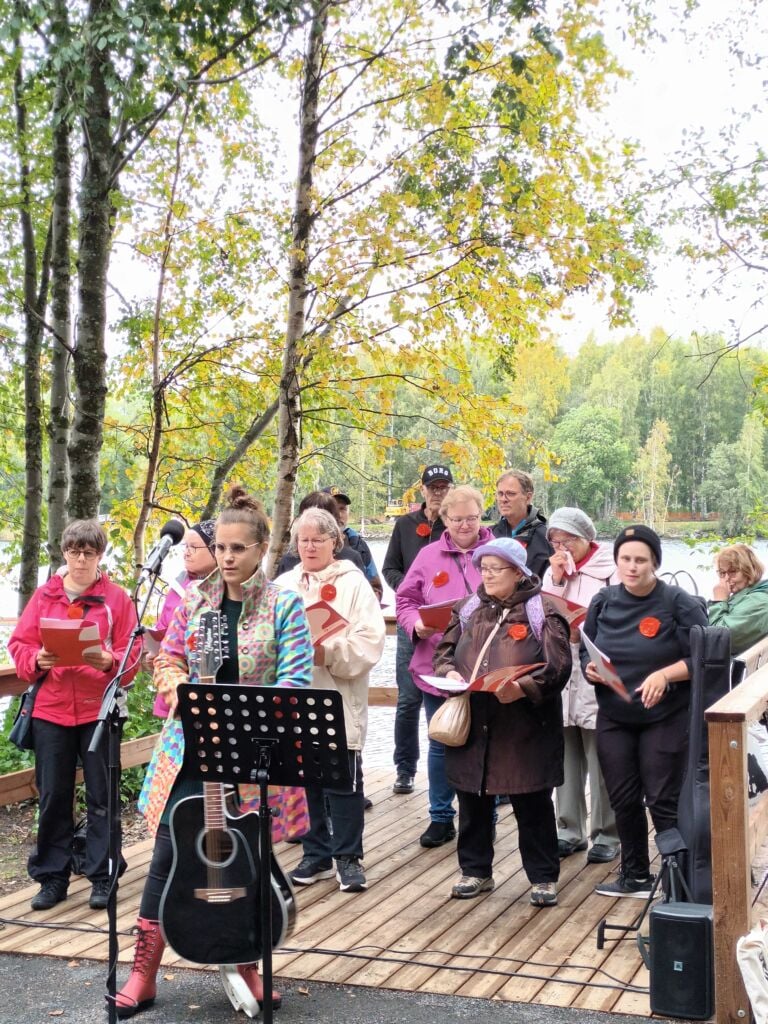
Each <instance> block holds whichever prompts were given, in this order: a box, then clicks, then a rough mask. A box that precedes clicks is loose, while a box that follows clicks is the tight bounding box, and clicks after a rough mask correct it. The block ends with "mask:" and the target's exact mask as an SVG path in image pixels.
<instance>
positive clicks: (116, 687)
mask: <svg viewBox="0 0 768 1024" xmlns="http://www.w3.org/2000/svg"><path fill="white" fill-rule="evenodd" d="M159 578H160V566H159V565H158V567H157V569H156V570H155V571H154V572H153V573H151V574H150V577H149V579H150V581H151V583H150V587H149V589H148V591H147V594H146V597H145V598H144V603H143V605H142V606H141V611H139V610H138V600H139V589H140V588H141V586H142V584H143V582H144V581H143V580H140V581H139V583H138V584H137V585H136V589H135V591H134V594H133V604H134V606H135V607H136V609H137V622H136V626H135V627H134V629H133V630H132V632H131V636H130V640H129V642H128V646H127V647H126V649H125V651H124V653H123V657H122V658H121V660H120V664H119V665H118V668H117V672H116V673H115V675H114V677H113V678H112V680H111V681H110V682H109V683H108V685H107V688H106V689H105V691H104V696H103V697H102V699H101V710H100V711H99V717H98V720H97V725H96V729H95V730H94V733H93V737H92V739H91V742H90V744H89V746H88V751H89V753H91V754H93V753H95V752H96V751H97V750H98V749H99V745H100V743H101V740H102V736H103V733H104V729H105V728H107V730H108V738H107V751H106V755H107V756H106V760H107V792H108V795H107V828H108V832H109V842H108V856H109V898H108V900H107V929H108V935H109V939H108V945H109V948H108V954H107V964H108V966H107V994H106V1000H107V1020H108V1021H109V1024H116V1022H117V1002H116V997H117V956H118V947H117V880H118V878H119V877H120V874H121V870H120V869H121V866H122V833H121V813H120V740H121V733H122V727H121V724H120V720H121V717H124V716H122V715H121V706H120V705H121V701H124V700H125V690H124V689H123V688H122V686H121V685H120V684H121V682H122V680H123V677H124V676H125V673H126V672H127V670H128V665H129V661H130V658H131V655H132V653H133V648H134V646H135V644H136V641H137V640H140V638H141V637H142V636H143V634H144V632H145V629H144V626H142V624H141V620H142V619H143V618H144V614H145V613H146V610H147V605H148V604H149V600H150V598H151V597H152V594H153V593H154V591H155V588H156V587H157V581H158V579H159Z"/></svg>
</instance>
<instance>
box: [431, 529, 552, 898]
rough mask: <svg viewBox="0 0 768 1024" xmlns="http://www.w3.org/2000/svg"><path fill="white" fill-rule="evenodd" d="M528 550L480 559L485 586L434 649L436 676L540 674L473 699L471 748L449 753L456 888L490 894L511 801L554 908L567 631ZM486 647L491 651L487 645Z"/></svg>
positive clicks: (485, 550)
mask: <svg viewBox="0 0 768 1024" xmlns="http://www.w3.org/2000/svg"><path fill="white" fill-rule="evenodd" d="M525 559H526V553H525V548H524V547H523V546H522V545H521V544H519V543H518V542H517V541H516V540H512V539H511V538H506V537H500V538H497V539H496V540H492V541H490V542H488V543H487V544H482V545H481V546H480V547H479V548H477V550H476V551H475V553H474V558H473V560H474V562H475V565H476V566H477V567H478V568H479V570H480V573H481V575H482V578H483V582H482V584H481V585H480V586H479V588H478V591H477V594H475V595H473V596H472V597H469V598H467V599H466V600H464V601H462V602H461V604H459V605H457V606H456V608H455V609H454V612H453V616H452V618H451V622H450V624H449V626H448V628H447V629H446V631H445V634H444V636H443V639H442V640H441V641H440V643H439V644H438V647H437V650H436V651H435V659H434V669H435V673H436V675H438V676H444V677H446V678H449V679H451V678H452V679H466V680H471V679H473V678H477V677H479V676H481V675H484V674H485V673H487V672H491V671H493V670H494V669H503V668H510V667H512V666H519V665H534V664H537V663H542V664H541V666H540V667H539V668H537V669H535V670H533V671H532V672H531V674H529V675H523V676H521V677H520V678H519V679H517V680H507V681H506V682H504V683H503V684H502V685H501V687H499V688H498V689H495V690H494V691H492V692H485V691H481V692H472V694H471V695H470V711H471V725H470V730H469V736H468V738H467V742H466V743H465V744H464V745H463V746H461V747H447V748H446V770H447V774H448V780H449V782H450V783H451V785H452V786H454V787H455V789H456V791H457V795H458V801H459V841H458V850H457V852H458V857H459V867H460V869H461V878H460V879H459V881H458V882H457V884H456V885H454V887H453V889H452V890H451V896H453V897H454V898H456V899H470V898H472V897H473V896H477V895H479V894H480V893H481V892H490V890H492V889H493V886H494V882H493V875H492V864H493V814H494V804H495V797H496V795H498V794H500V793H504V794H509V797H510V802H511V804H512V808H513V810H514V812H515V816H516V818H517V825H518V832H519V841H520V856H521V858H522V861H523V868H524V870H525V873H526V875H527V876H528V880H529V882H530V883H531V903H532V904H533V905H534V906H540V907H545V906H552V905H554V904H555V903H557V888H556V882H557V879H558V876H559V873H560V860H559V856H558V849H557V827H556V821H555V809H554V804H553V802H552V790H553V789H554V787H556V786H559V785H561V784H562V781H563V724H562V702H561V699H560V691H561V690H562V689H563V687H564V686H565V684H566V682H567V681H568V679H569V677H570V673H571V649H570V644H569V633H568V626H567V624H566V622H565V620H564V619H563V618H562V617H561V616H560V615H558V614H557V612H556V611H555V609H554V606H553V605H552V604H550V602H549V600H548V599H547V597H546V596H543V597H542V596H540V591H541V581H540V580H539V578H538V577H537V576H534V575H533V574H532V573H531V571H530V569H528V568H527V566H526V563H525ZM486 644H487V646H486Z"/></svg>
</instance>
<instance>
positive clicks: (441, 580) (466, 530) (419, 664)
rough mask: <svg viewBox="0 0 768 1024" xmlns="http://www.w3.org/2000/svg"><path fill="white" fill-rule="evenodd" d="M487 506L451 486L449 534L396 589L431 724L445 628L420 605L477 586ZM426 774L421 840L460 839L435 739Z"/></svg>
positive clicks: (446, 515)
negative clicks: (425, 616) (433, 680)
mask: <svg viewBox="0 0 768 1024" xmlns="http://www.w3.org/2000/svg"><path fill="white" fill-rule="evenodd" d="M483 504H484V502H483V496H482V494H481V493H480V491H478V490H475V488H474V487H454V488H453V490H450V491H449V492H448V493H447V494H446V496H445V498H444V499H443V503H442V505H441V506H440V517H441V518H442V520H443V522H444V523H445V527H446V528H445V533H444V534H443V535H442V536H441V537H440V539H439V540H436V541H434V543H432V544H427V546H426V547H425V548H422V549H421V551H420V552H419V553H418V555H416V558H415V559H414V561H413V563H412V564H411V567H410V569H409V570H408V572H407V573H406V574H405V578H404V579H403V581H402V583H401V584H400V586H399V587H398V588H397V624H398V626H400V627H401V628H402V629H403V630H405V632H406V634H407V635H408V636H409V637H411V638H412V640H413V657H412V658H411V663H410V665H409V668H410V671H411V675H412V676H413V681H414V683H415V684H416V686H418V687H419V689H420V690H422V691H423V692H424V710H425V711H426V713H427V722H429V721H430V720H431V719H432V715H434V713H435V711H437V709H438V708H439V707H440V705H441V704H442V703H443V702H444V701H445V697H444V696H443V695H442V694H441V693H440V691H439V690H437V689H435V687H434V686H430V685H429V683H427V682H426V681H425V679H424V676H425V675H432V658H433V655H434V653H435V648H436V647H437V644H438V641H439V640H440V639H441V638H442V635H443V631H442V630H437V629H432V628H430V627H429V626H427V625H425V623H423V622H422V620H421V615H420V614H419V608H420V607H421V606H422V605H426V604H440V603H442V602H443V601H449V600H451V599H452V600H454V601H460V600H461V599H462V598H464V597H467V596H468V595H469V594H474V592H475V591H476V590H477V587H478V584H479V583H480V573H479V572H478V570H477V569H476V568H475V566H474V565H473V564H472V552H473V551H474V550H475V548H476V547H478V546H479V545H480V544H484V543H485V542H486V541H489V540H493V534H492V533H491V531H490V530H489V529H488V528H487V527H485V526H481V525H480V517H481V516H482V513H483ZM427 777H428V780H429V817H430V825H429V828H428V829H427V830H426V832H424V833H423V834H422V836H421V837H420V838H419V842H420V844H421V845H422V846H427V847H431V846H442V845H443V843H447V842H450V840H451V839H455V838H456V829H455V827H454V824H453V819H454V816H455V811H454V808H453V797H454V791H453V788H452V787H451V786H450V785H449V784H448V779H447V778H446V775H445V747H444V746H443V744H442V743H438V742H437V741H436V740H430V741H429V753H428V755H427Z"/></svg>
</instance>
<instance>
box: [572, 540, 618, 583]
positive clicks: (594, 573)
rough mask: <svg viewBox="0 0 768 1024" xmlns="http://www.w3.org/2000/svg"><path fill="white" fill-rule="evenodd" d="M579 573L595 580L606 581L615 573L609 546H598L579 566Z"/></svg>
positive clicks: (614, 564)
mask: <svg viewBox="0 0 768 1024" xmlns="http://www.w3.org/2000/svg"><path fill="white" fill-rule="evenodd" d="M579 572H580V573H581V574H582V575H583V576H591V577H592V578H593V579H595V580H607V579H610V577H611V576H613V574H614V573H615V572H616V563H615V562H614V560H613V551H612V550H611V546H610V544H598V546H597V550H596V551H594V552H593V553H592V555H591V556H590V557H589V558H588V559H587V561H586V562H585V563H584V564H583V565H582V566H581V568H580V569H579Z"/></svg>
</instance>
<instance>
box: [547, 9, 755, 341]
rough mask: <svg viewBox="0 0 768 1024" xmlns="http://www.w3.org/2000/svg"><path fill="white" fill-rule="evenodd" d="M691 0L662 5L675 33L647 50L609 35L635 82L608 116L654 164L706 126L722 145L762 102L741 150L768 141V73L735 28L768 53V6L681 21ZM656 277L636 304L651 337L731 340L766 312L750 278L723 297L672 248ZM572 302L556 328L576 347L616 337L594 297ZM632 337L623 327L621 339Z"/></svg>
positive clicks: (620, 92)
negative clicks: (655, 331) (747, 59)
mask: <svg viewBox="0 0 768 1024" xmlns="http://www.w3.org/2000/svg"><path fill="white" fill-rule="evenodd" d="M681 6H682V5H681V4H675V5H670V6H669V7H666V8H665V6H664V4H663V3H659V4H658V5H657V11H658V17H659V18H660V19H661V21H660V23H659V24H660V26H661V28H662V30H663V33H664V36H665V38H664V39H657V40H655V41H654V42H653V43H652V44H651V46H650V47H649V49H648V50H647V51H645V52H642V51H640V50H638V49H635V48H633V47H632V46H630V45H629V44H627V43H626V42H624V41H623V40H622V39H621V36H620V34H619V33H618V32H611V31H610V30H609V32H608V38H609V40H610V42H611V44H612V47H613V48H614V50H615V51H616V52H617V53H619V55H620V57H621V60H622V63H623V64H624V66H625V67H627V68H628V69H629V70H631V72H632V78H631V80H629V81H624V82H621V83H620V84H619V85H618V86H617V89H616V94H615V96H614V97H613V100H612V101H611V102H610V104H609V105H608V108H607V109H606V111H605V118H606V121H607V124H608V125H609V126H611V128H612V130H613V131H614V132H615V134H616V135H617V136H619V137H629V138H633V139H636V140H637V141H638V142H639V143H640V145H641V147H642V150H643V153H644V161H643V164H642V165H641V166H645V167H648V168H649V169H654V170H656V169H660V168H661V167H663V166H664V165H665V163H667V162H672V161H674V162H676V155H677V154H679V153H680V152H681V150H683V148H684V145H685V133H686V131H691V130H697V129H699V128H701V129H703V130H704V133H705V137H706V138H707V139H708V140H710V141H711V143H712V146H713V149H719V148H721V146H722V143H721V142H720V141H719V133H720V131H721V130H722V129H723V128H724V127H727V126H729V125H732V124H734V122H735V116H736V115H737V114H738V113H739V112H743V111H748V110H750V109H752V108H755V107H757V108H758V109H755V110H754V112H753V113H752V116H751V118H750V122H749V125H748V126H747V127H746V129H745V131H744V132H743V133H742V135H741V146H742V147H743V148H744V150H745V151H746V150H747V149H748V148H750V147H751V146H752V145H753V144H754V143H755V142H757V141H760V142H761V143H762V144H763V145H765V144H766V139H768V115H767V114H766V106H765V100H766V83H765V80H764V79H765V77H766V74H768V72H766V69H765V68H761V67H759V66H757V67H748V66H746V65H745V64H744V63H740V62H739V61H738V60H737V58H736V57H734V56H733V54H732V53H731V52H730V51H729V45H730V42H731V40H729V38H728V35H729V33H732V34H734V35H735V36H737V38H738V37H744V36H745V34H746V40H745V44H744V45H745V46H746V47H748V48H749V50H750V52H751V53H754V54H761V55H763V56H766V57H768V4H766V3H765V2H763V3H757V4H756V5H755V12H756V13H755V14H754V16H750V17H748V18H747V17H746V15H745V7H749V6H751V0H702V3H701V7H702V9H701V10H699V11H697V12H696V13H695V15H694V16H693V17H692V18H690V19H689V20H686V19H683V18H682V17H681V15H680V7H681ZM742 22H743V23H744V24H745V25H746V29H745V30H743V29H742ZM724 26H725V29H724ZM667 242H668V245H669V247H670V248H672V247H673V246H674V243H675V239H674V237H673V236H671V235H668V236H667ZM655 278H656V288H655V289H654V291H653V292H652V293H649V294H647V295H643V296H641V297H639V298H638V300H637V303H636V326H637V329H638V330H639V331H640V332H641V333H644V334H645V333H647V332H648V331H649V330H650V329H651V328H652V327H654V326H661V327H664V328H665V329H666V330H667V331H668V332H669V333H671V334H678V335H681V336H684V337H687V336H688V335H689V334H690V333H692V332H694V331H698V332H711V331H722V332H723V334H725V335H726V336H731V335H732V333H733V329H734V327H733V324H731V321H734V323H735V324H736V325H738V328H739V329H740V331H741V333H742V334H744V333H747V332H748V331H749V330H750V328H751V327H752V326H754V325H755V324H756V322H757V317H758V316H759V312H758V313H755V312H753V311H752V310H751V305H752V303H753V301H754V298H755V294H756V293H755V291H754V290H753V288H752V285H751V283H750V282H749V281H748V279H747V278H746V276H745V275H739V277H738V279H737V280H734V282H733V284H732V287H731V288H730V289H729V290H728V291H726V292H723V294H717V293H716V292H715V290H714V289H713V287H712V276H711V273H705V272H704V271H703V270H699V271H697V270H696V269H695V268H692V267H691V266H690V264H689V263H687V262H686V261H684V260H682V259H680V258H676V257H674V256H672V255H671V254H667V255H665V256H662V257H660V259H659V260H658V263H657V267H656V273H655ZM702 293H704V294H702ZM571 308H572V311H573V312H574V314H575V317H574V319H573V320H572V321H571V322H562V323H560V322H556V323H553V325H552V326H553V330H554V331H555V333H556V334H557V335H558V336H559V337H560V339H561V343H562V344H564V346H565V347H566V348H567V349H568V350H569V351H573V350H574V349H575V348H576V347H578V345H579V344H580V343H581V342H582V341H583V340H584V338H585V336H586V334H587V332H588V331H589V330H590V329H592V330H594V331H595V333H596V335H597V337H598V340H604V339H606V338H608V337H610V336H611V335H610V331H609V328H608V324H607V316H606V311H605V310H604V309H603V310H601V309H598V308H596V306H595V304H594V302H593V301H590V300H579V301H577V302H575V303H573V305H572V307H571ZM763 319H766V318H765V317H763V318H760V322H762V321H763ZM625 333H626V331H624V330H622V331H620V332H618V334H619V336H621V335H623V334H625Z"/></svg>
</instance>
